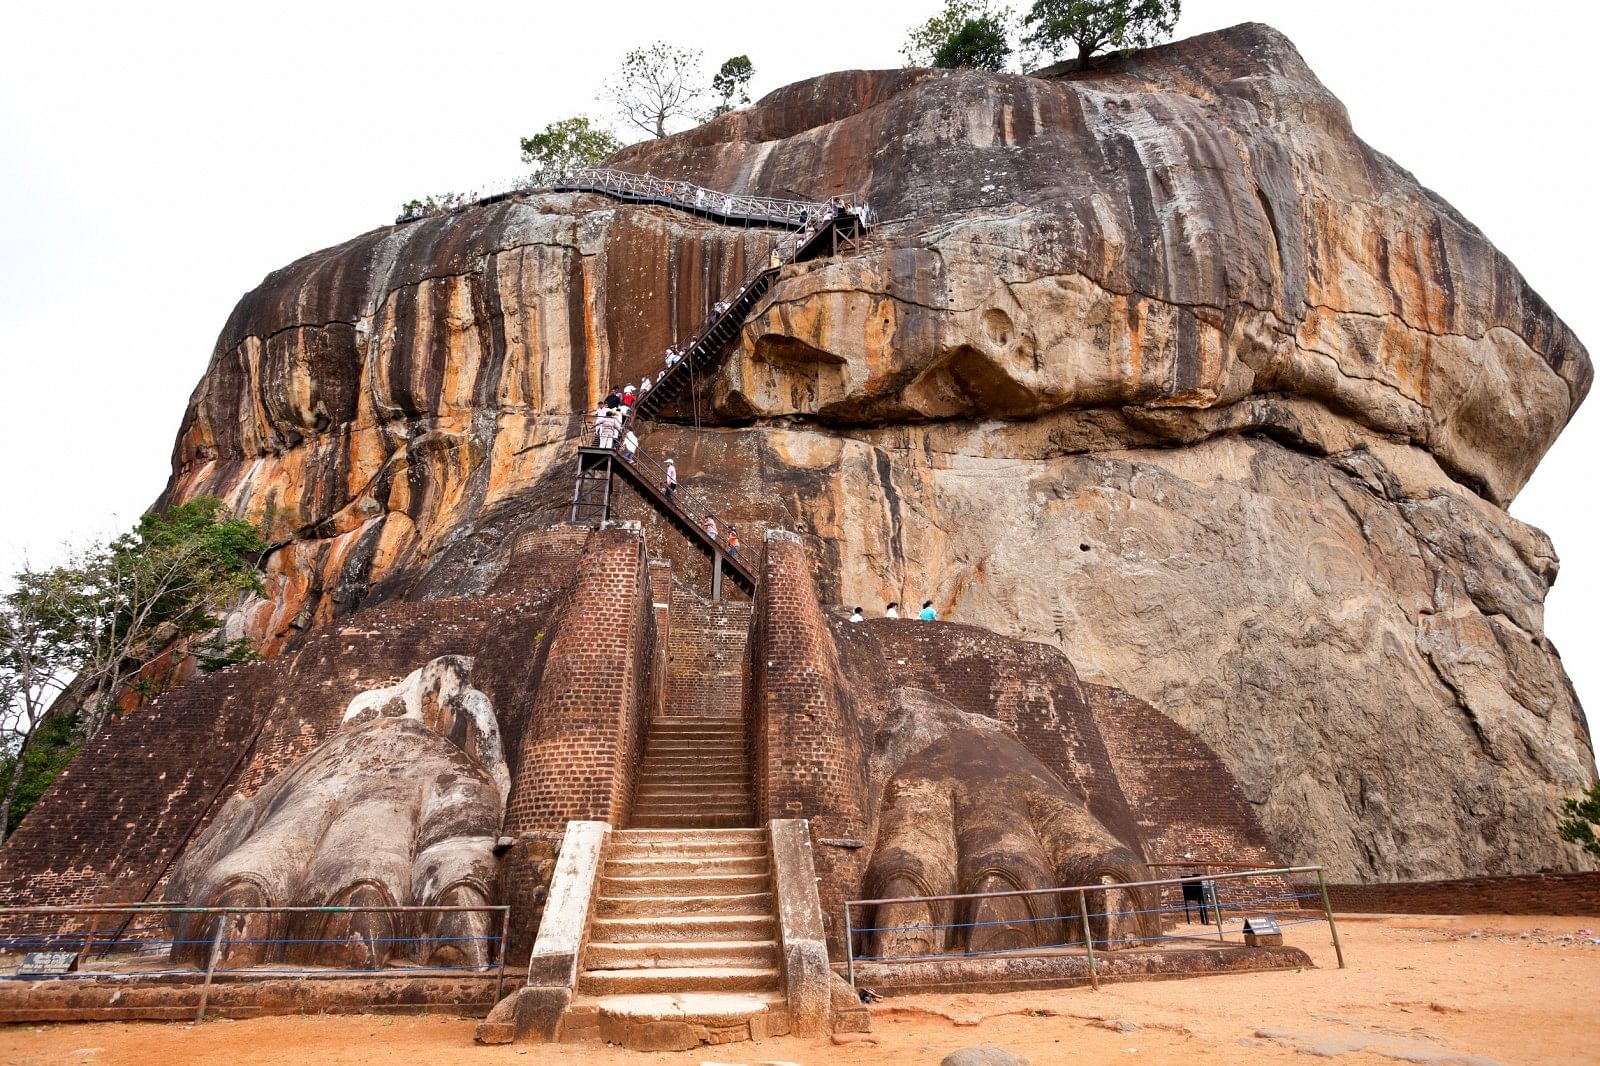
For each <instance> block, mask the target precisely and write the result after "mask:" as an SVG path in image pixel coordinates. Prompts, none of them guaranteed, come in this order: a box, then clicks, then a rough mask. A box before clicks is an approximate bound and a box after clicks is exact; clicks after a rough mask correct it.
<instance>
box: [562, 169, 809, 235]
mask: <svg viewBox="0 0 1600 1066" xmlns="http://www.w3.org/2000/svg"><path fill="white" fill-rule="evenodd" d="M551 188H552V189H554V190H556V191H564V190H568V189H582V190H589V191H597V192H606V193H610V194H612V195H614V196H623V197H639V198H641V199H646V200H655V201H657V202H660V203H667V204H674V205H676V206H678V207H685V208H688V209H689V210H691V211H701V212H705V213H707V214H715V215H722V216H724V217H729V218H747V219H752V220H759V221H763V222H771V223H776V224H777V225H782V226H795V227H798V226H802V225H804V224H805V222H806V220H807V219H814V218H817V217H819V216H820V215H821V213H822V212H823V211H824V210H825V209H826V208H827V204H826V203H821V202H817V201H812V200H785V199H781V198H779V197H775V196H747V195H743V194H740V193H730V192H723V191H721V190H719V189H708V188H706V187H705V186H703V185H696V184H694V183H693V182H688V181H679V180H674V179H671V178H658V177H656V176H655V175H653V174H636V173H634V172H632V171H628V170H613V169H611V168H608V167H586V168H584V169H583V170H577V171H574V172H572V173H571V174H567V175H564V176H563V177H561V178H559V179H557V180H556V181H554V182H552V183H551Z"/></svg>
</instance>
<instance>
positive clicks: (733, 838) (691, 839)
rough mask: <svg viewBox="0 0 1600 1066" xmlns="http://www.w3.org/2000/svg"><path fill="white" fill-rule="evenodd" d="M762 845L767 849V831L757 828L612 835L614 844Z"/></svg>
mask: <svg viewBox="0 0 1600 1066" xmlns="http://www.w3.org/2000/svg"><path fill="white" fill-rule="evenodd" d="M663 842H665V843H683V844H711V843H722V844H760V845H761V846H763V847H765V846H766V843H767V831H766V830H765V829H757V828H741V829H715V830H700V831H696V830H692V829H618V830H615V831H613V832H612V834H611V843H613V844H660V843H663Z"/></svg>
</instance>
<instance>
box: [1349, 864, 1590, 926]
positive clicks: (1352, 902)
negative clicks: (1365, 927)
mask: <svg viewBox="0 0 1600 1066" xmlns="http://www.w3.org/2000/svg"><path fill="white" fill-rule="evenodd" d="M1328 898H1329V900H1330V901H1331V902H1332V903H1333V909H1334V910H1335V911H1336V912H1348V913H1352V914H1549V915H1581V916H1589V915H1593V916H1596V917H1600V873H1597V872H1589V873H1561V874H1521V875H1513V876H1510V877H1470V878H1462V879H1460V880H1453V881H1391V882H1389V883H1387V884H1373V885H1329V886H1328Z"/></svg>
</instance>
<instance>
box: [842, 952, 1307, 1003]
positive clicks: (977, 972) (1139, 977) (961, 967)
mask: <svg viewBox="0 0 1600 1066" xmlns="http://www.w3.org/2000/svg"><path fill="white" fill-rule="evenodd" d="M1095 963H1096V971H1097V973H1098V974H1099V978H1100V980H1101V982H1107V981H1160V980H1170V979H1173V978H1179V977H1202V976H1205V975H1207V974H1223V973H1254V972H1256V971H1260V970H1299V969H1311V968H1312V962H1311V957H1310V956H1309V955H1307V954H1306V953H1305V952H1303V951H1301V950H1300V949H1299V948H1291V947H1272V948H1266V947H1263V948H1247V947H1237V946H1229V947H1221V948H1190V949H1187V950H1184V951H1119V952H1114V953H1108V954H1097V955H1096V957H1095ZM835 971H836V972H842V970H840V969H839V968H838V967H835ZM1089 983H1090V980H1089V960H1088V959H1087V958H1086V957H1085V956H1083V955H1078V954H1062V955H1043V956H1030V957H1026V958H1022V957H1016V956H992V957H988V958H971V959H939V960H934V961H928V962H858V963H856V987H857V988H866V989H870V990H872V991H873V992H875V993H877V994H878V995H880V996H896V995H901V996H905V995H913V994H916V993H920V992H1002V991H1005V992H1010V991H1025V990H1028V989H1036V988H1072V987H1075V986H1078V985H1087V984H1089Z"/></svg>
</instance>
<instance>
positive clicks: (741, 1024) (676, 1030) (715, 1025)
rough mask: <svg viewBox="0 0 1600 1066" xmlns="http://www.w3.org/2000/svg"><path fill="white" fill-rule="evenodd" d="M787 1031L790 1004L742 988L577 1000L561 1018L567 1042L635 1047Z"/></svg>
mask: <svg viewBox="0 0 1600 1066" xmlns="http://www.w3.org/2000/svg"><path fill="white" fill-rule="evenodd" d="M788 1033H789V1008H788V1005H787V1004H786V1003H784V1002H783V1001H782V1000H771V999H768V998H767V997H765V996H761V995H753V994H740V993H715V992H686V993H679V994H672V995H666V994H663V995H632V996H606V997H604V998H602V999H595V1000H584V999H579V1000H575V1001H574V1002H573V1004H572V1007H571V1008H570V1009H569V1010H568V1011H567V1014H566V1016H565V1017H564V1018H562V1020H561V1041H562V1042H563V1043H574V1042H578V1041H585V1040H600V1041H603V1042H604V1043H607V1044H620V1045H621V1046H622V1047H625V1048H628V1049H629V1050H632V1051H690V1050H693V1049H694V1048H697V1047H700V1046H701V1045H702V1044H732V1043H737V1042H738V1041H741V1040H765V1039H766V1038H767V1037H769V1036H786V1035H788Z"/></svg>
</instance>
